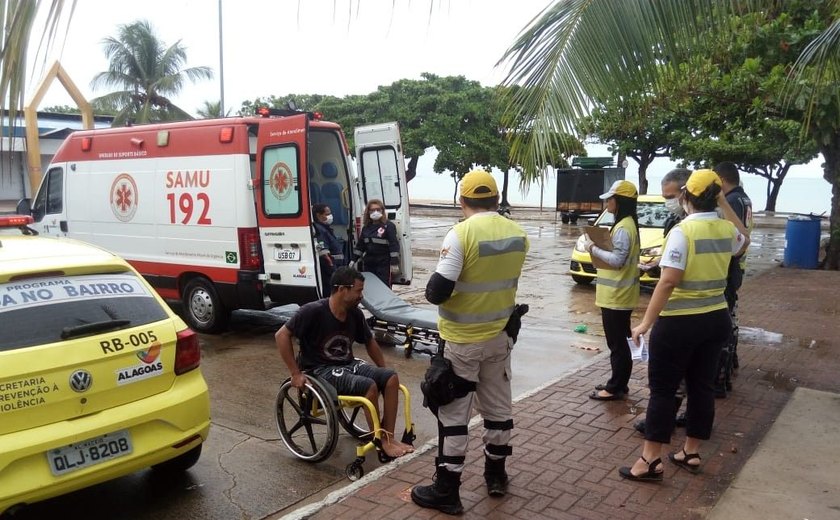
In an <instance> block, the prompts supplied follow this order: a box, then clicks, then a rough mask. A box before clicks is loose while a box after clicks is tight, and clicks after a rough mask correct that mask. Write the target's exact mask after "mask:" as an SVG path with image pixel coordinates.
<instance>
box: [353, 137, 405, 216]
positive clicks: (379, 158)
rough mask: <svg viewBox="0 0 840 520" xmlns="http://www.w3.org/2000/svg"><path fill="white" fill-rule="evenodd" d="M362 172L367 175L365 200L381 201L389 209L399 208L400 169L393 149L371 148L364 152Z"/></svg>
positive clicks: (400, 200)
mask: <svg viewBox="0 0 840 520" xmlns="http://www.w3.org/2000/svg"><path fill="white" fill-rule="evenodd" d="M361 163H362V171H363V172H364V175H365V200H370V199H380V200H382V202H384V203H385V207H386V208H388V209H395V208H399V207H400V204H401V202H402V197H400V182H399V180H400V179H399V169H398V167H397V154H396V151H394V149H393V148H391V147H387V148H370V149H367V150H365V151H364V152H362V161H361Z"/></svg>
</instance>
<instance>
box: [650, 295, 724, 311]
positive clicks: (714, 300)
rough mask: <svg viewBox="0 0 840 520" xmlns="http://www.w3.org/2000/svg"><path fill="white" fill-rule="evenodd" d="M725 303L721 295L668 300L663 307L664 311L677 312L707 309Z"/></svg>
mask: <svg viewBox="0 0 840 520" xmlns="http://www.w3.org/2000/svg"><path fill="white" fill-rule="evenodd" d="M721 303H726V299H724V297H723V295H722V294H719V295H717V296H709V297H707V298H696V299H684V300H669V301H668V303H667V304H666V305H665V310H666V311H678V310H683V309H696V308H699V307H708V306H711V305H718V304H721Z"/></svg>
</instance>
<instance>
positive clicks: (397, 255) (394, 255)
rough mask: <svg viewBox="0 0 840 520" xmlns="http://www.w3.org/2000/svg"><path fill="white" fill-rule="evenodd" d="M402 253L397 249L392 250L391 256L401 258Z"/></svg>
mask: <svg viewBox="0 0 840 520" xmlns="http://www.w3.org/2000/svg"><path fill="white" fill-rule="evenodd" d="M399 257H400V254H399V253H398V252H396V251H391V258H399Z"/></svg>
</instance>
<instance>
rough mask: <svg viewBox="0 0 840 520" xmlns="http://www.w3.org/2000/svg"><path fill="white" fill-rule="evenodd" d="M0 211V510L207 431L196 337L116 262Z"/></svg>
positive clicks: (173, 449)
mask: <svg viewBox="0 0 840 520" xmlns="http://www.w3.org/2000/svg"><path fill="white" fill-rule="evenodd" d="M31 222H32V219H31V217H28V216H26V217H24V216H17V215H15V216H8V215H7V216H3V215H0V331H2V333H0V514H2V513H3V512H4V511H7V512H8V511H10V510H11V511H14V510H15V509H17V508H18V507H19V506H22V505H24V504H27V503H32V502H36V501H39V500H43V499H46V498H49V497H53V496H56V495H60V494H63V493H67V492H69V491H73V490H76V489H79V488H83V487H87V486H91V485H93V484H97V483H99V482H103V481H105V480H109V479H113V478H115V477H119V476H121V475H125V474H128V473H131V472H134V471H137V470H139V469H142V468H147V467H149V466H151V467H154V468H156V469H157V470H159V471H160V472H166V471H182V470H185V469H187V468H189V467H190V466H192V465H193V464H195V462H196V461H197V460H198V458H199V455H200V454H201V445H202V443H203V442H204V440H205V439H206V438H207V434H208V432H209V429H210V400H209V394H208V391H207V384H206V383H205V381H204V377H203V376H202V375H201V371H200V370H199V368H198V367H199V362H200V359H201V351H200V349H199V344H198V338H197V336H196V334H195V333H194V332H193V331H191V330H190V329H189V328H188V327H187V326H186V324H185V323H184V322H183V321H182V320H181V319H180V318H179V317H178V316H177V315H176V314H174V313H173V312H172V310H171V309H170V308H169V307H168V306H167V305H166V304H165V303H164V302H163V300H161V298H160V297H159V296H158V295H157V294H156V293H155V292H154V290H153V289H152V288H151V287H150V286H149V285H148V284H147V283H146V281H145V280H143V278H142V277H141V276H140V275H139V274H137V272H136V271H135V270H134V269H132V268H131V266H129V265H128V264H127V263H126V262H125V261H124V260H122V259H121V258H119V257H117V256H115V255H113V254H111V253H109V252H106V251H104V250H102V249H99V248H97V247H94V246H91V245H87V244H84V243H82V242H77V241H74V240H68V239H56V238H45V237H38V236H35V235H34V232H33V231H31V230H30V229H29V228H28V227H27V224H30V223H31Z"/></svg>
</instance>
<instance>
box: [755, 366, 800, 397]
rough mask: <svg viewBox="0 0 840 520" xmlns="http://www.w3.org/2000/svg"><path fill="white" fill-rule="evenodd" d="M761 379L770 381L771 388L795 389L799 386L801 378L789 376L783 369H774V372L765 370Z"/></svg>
mask: <svg viewBox="0 0 840 520" xmlns="http://www.w3.org/2000/svg"><path fill="white" fill-rule="evenodd" d="M761 380H762V381H765V382H767V383H770V388H776V389H779V390H788V391H791V392H792V391H793V390H795V389H796V387H797V386H799V380H798V379H796V378H795V377H788V376H787V374H785V373H784V372H783V371H781V370H774V371H772V372H765V373H764V374H762V375H761Z"/></svg>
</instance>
